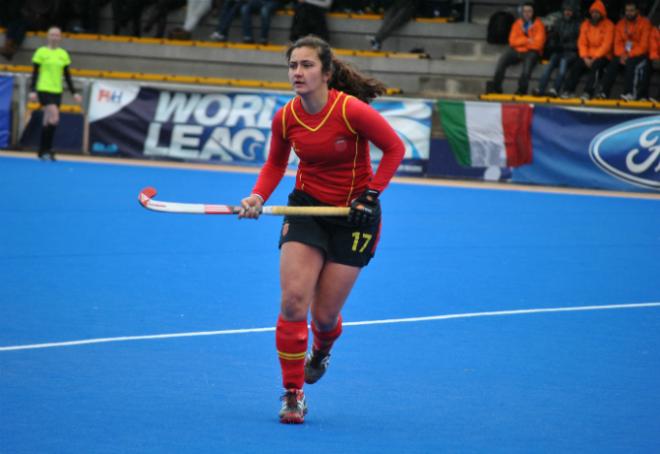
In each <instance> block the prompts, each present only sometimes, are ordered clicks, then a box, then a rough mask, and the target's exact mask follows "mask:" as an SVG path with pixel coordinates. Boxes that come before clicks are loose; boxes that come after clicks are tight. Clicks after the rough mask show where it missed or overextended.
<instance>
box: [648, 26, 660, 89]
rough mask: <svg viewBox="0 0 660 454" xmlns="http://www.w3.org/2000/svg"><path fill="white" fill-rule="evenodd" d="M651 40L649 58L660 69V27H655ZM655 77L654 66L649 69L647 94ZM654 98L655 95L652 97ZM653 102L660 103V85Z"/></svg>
mask: <svg viewBox="0 0 660 454" xmlns="http://www.w3.org/2000/svg"><path fill="white" fill-rule="evenodd" d="M650 36H651V38H650V42H649V58H650V59H651V64H652V65H654V66H656V67H660V25H658V26H657V27H653V31H652V32H651V35H650ZM652 77H653V66H651V67H649V71H648V76H647V80H646V93H649V85H650V84H651V79H652ZM652 96H653V95H652ZM651 100H652V101H654V102H658V100H660V84H658V87H657V91H656V93H655V98H651Z"/></svg>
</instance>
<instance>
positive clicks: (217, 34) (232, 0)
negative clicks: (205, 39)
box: [211, 0, 241, 42]
mask: <svg viewBox="0 0 660 454" xmlns="http://www.w3.org/2000/svg"><path fill="white" fill-rule="evenodd" d="M240 7H241V1H240V0H225V1H224V2H223V4H222V8H221V9H220V14H219V18H218V28H217V29H216V31H214V32H213V33H212V34H211V41H219V42H225V41H227V37H228V36H229V27H230V26H231V21H233V20H234V16H236V13H237V12H238V10H239V8H240Z"/></svg>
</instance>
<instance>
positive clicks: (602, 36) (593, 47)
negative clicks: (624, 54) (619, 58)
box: [578, 17, 614, 59]
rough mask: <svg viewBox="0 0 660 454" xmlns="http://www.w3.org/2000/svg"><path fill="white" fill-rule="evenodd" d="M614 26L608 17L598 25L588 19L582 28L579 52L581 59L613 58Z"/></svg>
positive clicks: (579, 38)
mask: <svg viewBox="0 0 660 454" xmlns="http://www.w3.org/2000/svg"><path fill="white" fill-rule="evenodd" d="M613 47H614V24H613V23H612V21H611V20H609V19H608V18H607V17H603V19H602V20H601V21H600V22H598V23H597V24H596V25H594V24H592V23H591V20H589V19H587V20H585V21H584V22H582V25H581V26H580V36H579V37H578V52H579V54H580V58H594V59H595V58H602V57H606V58H610V59H611V58H612V49H613Z"/></svg>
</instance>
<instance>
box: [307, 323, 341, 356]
mask: <svg viewBox="0 0 660 454" xmlns="http://www.w3.org/2000/svg"><path fill="white" fill-rule="evenodd" d="M341 331H342V329H341V314H339V317H337V325H336V326H335V327H334V328H332V331H319V329H318V328H317V327H316V325H315V324H314V322H313V321H312V332H313V333H314V350H317V351H320V352H323V353H328V352H329V351H330V349H331V348H332V344H334V343H335V341H336V340H337V338H338V337H339V336H341Z"/></svg>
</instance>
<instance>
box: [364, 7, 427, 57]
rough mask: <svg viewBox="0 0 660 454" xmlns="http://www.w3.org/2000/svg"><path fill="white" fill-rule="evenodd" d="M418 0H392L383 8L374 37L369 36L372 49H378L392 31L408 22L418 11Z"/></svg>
mask: <svg viewBox="0 0 660 454" xmlns="http://www.w3.org/2000/svg"><path fill="white" fill-rule="evenodd" d="M419 7H420V0H394V3H393V4H392V5H391V6H390V7H389V8H387V10H385V16H384V17H383V22H382V23H381V25H380V28H379V29H378V31H377V32H376V35H375V36H374V37H371V38H369V43H370V44H371V49H372V50H376V51H378V50H380V49H381V48H382V47H383V41H385V40H386V39H387V38H388V37H389V36H390V35H391V34H392V33H394V32H395V31H396V30H397V29H399V28H401V27H402V26H403V25H404V24H406V23H407V22H409V21H410V20H411V19H412V18H413V17H415V15H416V14H417V12H418V11H419Z"/></svg>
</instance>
